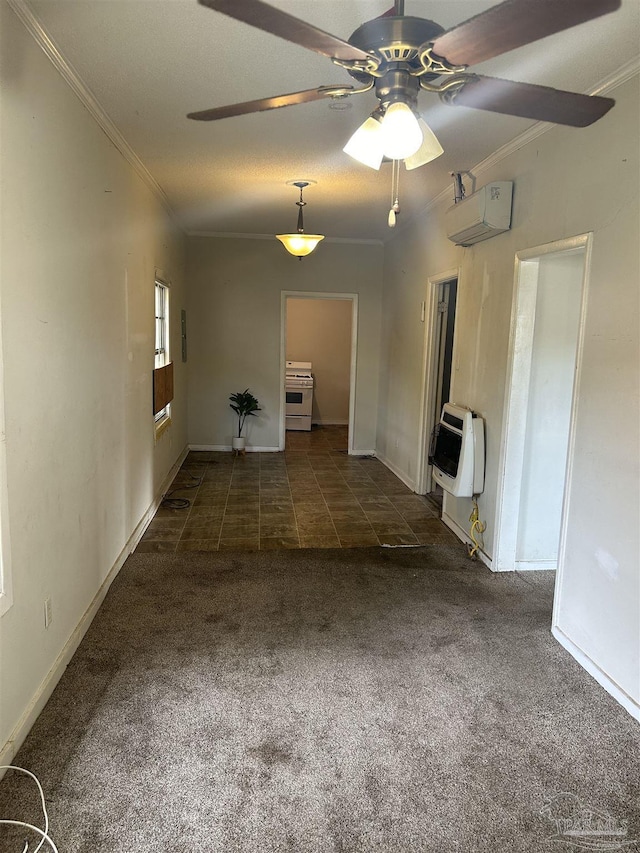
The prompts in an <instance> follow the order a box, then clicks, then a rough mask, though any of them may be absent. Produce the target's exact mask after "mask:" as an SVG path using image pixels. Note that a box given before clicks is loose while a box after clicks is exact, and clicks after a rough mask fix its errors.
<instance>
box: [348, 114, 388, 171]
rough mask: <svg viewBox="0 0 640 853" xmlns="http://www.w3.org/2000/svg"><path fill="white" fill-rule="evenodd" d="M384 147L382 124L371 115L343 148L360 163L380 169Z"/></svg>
mask: <svg viewBox="0 0 640 853" xmlns="http://www.w3.org/2000/svg"><path fill="white" fill-rule="evenodd" d="M382 147H383V143H382V125H381V124H380V122H379V121H377V120H376V119H375V118H372V117H371V116H369V118H368V119H367V120H366V121H365V122H364V123H363V124H361V125H360V127H359V128H358V129H357V130H356V132H355V133H354V134H353V136H352V137H351V139H350V140H349V141H348V142H347V144H346V145H345V146H344V148H343V149H342V150H343V151H344V153H345V154H348V155H349V157H353V159H354V160H357V161H358V163H362V164H363V165H364V166H370V167H371V168H372V169H379V168H380V164H381V163H382V158H383V157H384V152H383V150H382Z"/></svg>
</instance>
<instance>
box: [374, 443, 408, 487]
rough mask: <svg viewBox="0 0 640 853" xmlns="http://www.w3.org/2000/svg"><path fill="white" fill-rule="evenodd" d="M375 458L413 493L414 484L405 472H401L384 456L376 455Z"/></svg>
mask: <svg viewBox="0 0 640 853" xmlns="http://www.w3.org/2000/svg"><path fill="white" fill-rule="evenodd" d="M375 456H376V459H378V460H379V461H380V462H382V464H383V465H384V466H385V467H386V468H388V469H389V470H390V471H391V473H392V474H395V475H396V477H397V478H398V479H399V480H402V482H403V483H404V484H405V486H408V487H409V488H410V489H411V491H412V492H415V490H416V484H415V482H414V480H412V479H411V478H409V477H407V475H406V474H405V472H404V471H401V470H400V468H398V467H397V466H396V465H394V464H393V462H391V460H390V459H387V458H386V456H380V455H379V454H377V453H376V454H375Z"/></svg>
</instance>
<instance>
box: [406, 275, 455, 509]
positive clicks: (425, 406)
mask: <svg viewBox="0 0 640 853" xmlns="http://www.w3.org/2000/svg"><path fill="white" fill-rule="evenodd" d="M461 276H462V270H461V268H460V267H455V268H454V269H451V270H447V271H446V272H443V273H438V274H437V275H434V276H429V278H428V279H427V284H426V285H425V287H426V294H425V318H424V338H423V344H422V371H421V380H420V419H419V423H418V453H417V464H416V492H417V493H418V494H420V495H425V494H428V493H429V492H431V491H432V489H431V465H429V456H428V452H427V445H428V437H429V436H430V435H431V431H432V430H433V428H434V426H435V423H434V417H433V410H434V407H435V393H436V385H437V376H436V371H437V369H438V363H437V362H438V359H437V358H436V344H437V341H436V334H435V325H436V320H437V317H438V297H439V295H440V291H439V288H440V285H442V284H446V283H447V282H450V281H453V280H454V279H455V280H456V281H457V283H458V286H459V285H460V278H461ZM455 329H456V327H455V325H454V330H453V331H454V341H453V352H452V359H453V358H454V356H455V344H456V341H455ZM452 376H453V371H452Z"/></svg>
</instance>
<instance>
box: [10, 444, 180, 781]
mask: <svg viewBox="0 0 640 853" xmlns="http://www.w3.org/2000/svg"><path fill="white" fill-rule="evenodd" d="M187 452H188V449H187V448H186V447H185V449H184V450H183V451H182V453H181V454H180V457H179V458H178V460H177V462H176V463H175V464H174V465H173V467H172V468H171V470H170V471H169V473H168V474H167V476H166V477H165V479H164V481H163V483H162V486H161V487H160V489H159V490H158V492H157V494H156V496H155V497H154V499H153V501H152V503H151V504H150V506H149V508H148V509H147V510H146V512H145V513H144V515H143V516H142V518H141V519H140V521H139V522H138V524H137V525H136V527H135V529H134V531H133V533H132V534H131V536H130V537H129V538H128V540H127V542H126V544H125V546H124V548H123V549H122V550H121V551H120V554H119V555H118V557H117V559H116V561H115V563H114V564H113V566H112V567H111V569H110V570H109V572H108V574H107V576H106V577H105V579H104V581H103V582H102V584H101V586H100V588H99V589H98V591H97V592H96V594H95V596H94V597H93V600H92V602H91V604H90V605H89V606H88V607H87V609H86V610H85V612H84V614H83V616H82V618H81V619H80V621H79V622H78V624H77V626H76V628H75V629H74V631H73V633H72V634H71V636H70V637H69V639H68V640H67V642H66V644H65V645H64V647H63V649H62V651H61V652H60V654H59V655H58V657H57V658H56V660H55V662H54V664H53V666H52V667H51V669H50V670H49V672H48V673H47V675H46V676H45V678H44V680H43V681H42V682H41V684H40V685H39V686H38V688H37V690H36V692H35V693H34V695H33V696H32V698H31V701H30V702H29V704H28V705H27V707H26V708H25V710H24V712H23V714H22V716H21V717H20V719H19V720H18V722H17V724H16V726H15V728H14V729H13V731H12V732H11V734H10V736H9V739H8V740H7V742H6V743H5V744H4V746H3V747H2V749H1V750H0V765H7V764H11V762H12V761H13V758H14V756H15V754H16V753H17V752H18V750H19V749H20V747H21V746H22V744H23V743H24V740H25V738H26V737H27V735H28V734H29V732H30V731H31V728H32V726H33V724H34V723H35V721H36V720H37V719H38V716H39V715H40V713H41V711H42V709H43V708H44V706H45V705H46V704H47V702H48V701H49V699H50V697H51V694H52V693H53V691H54V690H55V688H56V686H57V684H58V682H59V681H60V679H61V678H62V675H63V673H64V671H65V669H66V668H67V666H68V665H69V661H70V660H71V658H72V657H73V655H74V654H75V652H76V650H77V648H78V646H79V645H80V643H81V641H82V638H83V637H84V635H85V634H86V633H87V631H88V629H89V626H90V625H91V623H92V622H93V619H94V616H95V615H96V613H97V612H98V609H99V608H100V605H101V604H102V602H103V601H104V599H105V596H106V594H107V592H108V591H109V587H110V586H111V584H112V583H113V581H114V580H115V578H116V577H117V575H118V572H119V571H120V569H121V568H122V566H123V565H124V563H125V561H126V559H127V557H128V556H129V555H130V554H131V553H132V552H133V551H134V550H135V547H136V545H137V544H138V542H139V541H140V539H141V538H142V535H143V533H144V531H145V530H146V529H147V527H148V526H149V524H150V522H151V520H152V518H153V516H154V515H155V514H156V512H157V510H158V507H159V506H160V502H161V501H162V496H163V495H164V494H165V492H166V491H167V489H168V488H169V486H170V485H171V483H172V481H173V479H174V477H175V476H176V474H177V473H178V470H179V468H180V466H181V465H182V463H183V461H184V460H185V458H186V456H187ZM4 773H5V771H4V770H0V779H2V777H3V775H4Z"/></svg>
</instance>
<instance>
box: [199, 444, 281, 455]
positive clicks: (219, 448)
mask: <svg viewBox="0 0 640 853" xmlns="http://www.w3.org/2000/svg"><path fill="white" fill-rule="evenodd" d="M189 450H215V451H216V452H218V453H231V451H232V450H233V447H232V446H231V445H230V444H190V445H189ZM245 450H246V451H247V453H278V452H279V451H280V448H279V447H253V446H249V445H247V446H246V447H245Z"/></svg>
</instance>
